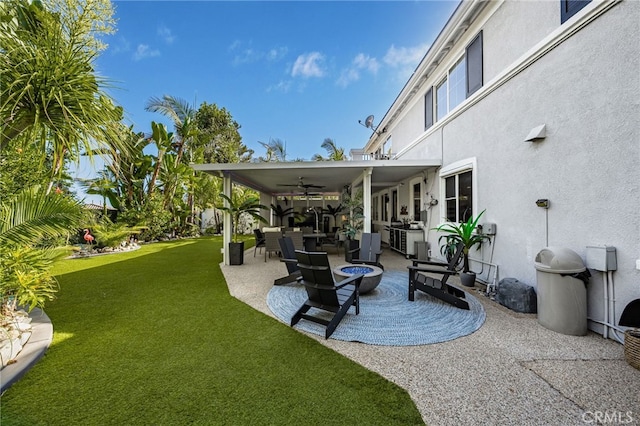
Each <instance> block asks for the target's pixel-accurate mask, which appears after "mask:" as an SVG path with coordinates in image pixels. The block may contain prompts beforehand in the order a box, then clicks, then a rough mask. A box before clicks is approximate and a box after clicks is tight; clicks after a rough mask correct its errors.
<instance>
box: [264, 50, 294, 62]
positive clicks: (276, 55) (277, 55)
mask: <svg viewBox="0 0 640 426" xmlns="http://www.w3.org/2000/svg"><path fill="white" fill-rule="evenodd" d="M288 51H289V49H287V48H286V47H274V48H273V49H271V50H269V51H268V52H267V60H268V61H277V60H280V59H282V58H284V57H285V56H286V55H287V52H288Z"/></svg>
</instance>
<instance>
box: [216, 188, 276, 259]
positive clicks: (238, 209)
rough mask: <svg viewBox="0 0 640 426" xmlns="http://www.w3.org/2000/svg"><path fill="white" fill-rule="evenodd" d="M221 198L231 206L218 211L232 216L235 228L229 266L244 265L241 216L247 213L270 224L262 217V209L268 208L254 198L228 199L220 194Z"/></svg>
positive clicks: (230, 245)
mask: <svg viewBox="0 0 640 426" xmlns="http://www.w3.org/2000/svg"><path fill="white" fill-rule="evenodd" d="M220 197H222V198H223V199H224V200H226V201H227V203H228V204H229V205H228V206H219V207H218V209H220V210H222V211H226V212H227V213H229V214H230V215H231V221H232V227H233V241H231V242H230V243H229V264H230V265H242V264H243V263H244V241H238V225H239V223H240V216H241V215H242V214H243V213H247V214H249V215H250V216H251V217H253V218H254V219H257V220H258V221H260V222H263V223H268V221H267V219H265V218H264V217H262V216H260V209H266V208H267V207H265V206H263V205H262V204H260V200H259V199H258V198H256V197H253V196H250V197H248V198H245V197H238V196H232V197H227V196H226V195H225V194H220Z"/></svg>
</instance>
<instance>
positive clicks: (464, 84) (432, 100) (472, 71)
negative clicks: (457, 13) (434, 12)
mask: <svg viewBox="0 0 640 426" xmlns="http://www.w3.org/2000/svg"><path fill="white" fill-rule="evenodd" d="M481 87H482V31H480V32H479V33H478V35H477V36H476V37H475V38H474V39H473V40H471V43H469V45H468V46H467V47H466V48H465V54H464V55H463V56H462V57H461V58H460V59H458V61H457V62H456V63H455V65H454V66H453V67H451V69H449V71H448V73H447V75H446V77H445V78H444V80H442V81H441V82H440V83H439V84H438V85H436V86H435V88H434V87H431V88H429V89H428V90H427V93H426V94H425V95H424V128H425V130H426V129H428V128H429V127H431V126H433V123H434V112H435V122H437V121H439V120H441V119H442V118H444V117H445V116H446V115H447V114H448V113H449V111H451V110H453V109H454V108H455V107H457V106H458V105H460V104H461V103H462V101H464V100H465V99H466V98H468V97H469V96H471V95H472V94H473V93H475V91H476V90H478V89H479V88H481ZM434 89H435V96H434ZM434 105H435V108H434Z"/></svg>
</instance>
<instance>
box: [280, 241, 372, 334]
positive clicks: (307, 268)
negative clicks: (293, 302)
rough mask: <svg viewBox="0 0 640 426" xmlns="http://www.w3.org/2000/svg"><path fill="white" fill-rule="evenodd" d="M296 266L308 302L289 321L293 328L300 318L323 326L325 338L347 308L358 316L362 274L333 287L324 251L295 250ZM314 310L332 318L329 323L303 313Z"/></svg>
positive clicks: (331, 274)
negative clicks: (326, 313) (325, 313)
mask: <svg viewBox="0 0 640 426" xmlns="http://www.w3.org/2000/svg"><path fill="white" fill-rule="evenodd" d="M296 259H297V260H298V267H299V268H300V272H301V274H302V280H301V281H300V282H301V283H302V284H303V285H304V288H305V290H306V291H307V296H308V299H307V301H306V302H304V304H303V305H302V306H301V307H300V309H298V311H297V312H296V313H295V314H294V315H293V317H292V318H291V326H292V327H293V326H294V325H295V324H297V323H298V321H300V320H301V319H306V320H308V321H313V322H315V323H317V324H321V325H324V326H325V327H326V331H325V338H326V339H328V338H329V336H331V334H333V332H334V331H335V329H336V327H337V326H338V324H339V323H340V321H341V320H342V318H343V317H344V316H345V314H346V313H347V311H348V310H349V308H350V307H351V306H355V307H356V315H358V314H359V313H360V282H361V281H362V278H363V277H364V275H363V274H357V275H353V276H351V277H349V278H347V279H345V280H344V281H340V282H339V283H337V284H336V282H335V281H334V279H333V273H332V272H331V267H330V266H329V258H328V256H327V253H324V252H305V251H300V250H296ZM311 308H317V309H321V310H324V311H328V312H333V313H334V315H333V317H332V318H331V319H330V320H326V319H323V318H319V317H316V316H313V315H309V314H307V312H308V311H309V309H311Z"/></svg>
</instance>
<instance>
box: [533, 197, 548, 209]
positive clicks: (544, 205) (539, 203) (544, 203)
mask: <svg viewBox="0 0 640 426" xmlns="http://www.w3.org/2000/svg"><path fill="white" fill-rule="evenodd" d="M536 206H538V207H542V208H543V209H548V208H549V200H548V199H546V198H540V199H539V200H536Z"/></svg>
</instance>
